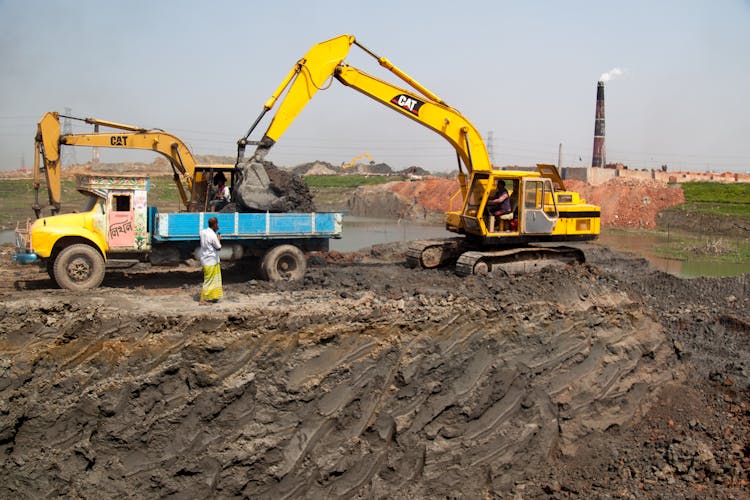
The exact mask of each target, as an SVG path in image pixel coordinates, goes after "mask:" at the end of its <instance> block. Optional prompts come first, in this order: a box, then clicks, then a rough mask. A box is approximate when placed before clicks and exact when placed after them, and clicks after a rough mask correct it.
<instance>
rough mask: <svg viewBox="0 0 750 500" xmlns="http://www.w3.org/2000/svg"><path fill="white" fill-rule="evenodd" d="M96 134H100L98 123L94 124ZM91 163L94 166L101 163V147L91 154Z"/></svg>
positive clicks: (95, 148)
mask: <svg viewBox="0 0 750 500" xmlns="http://www.w3.org/2000/svg"><path fill="white" fill-rule="evenodd" d="M94 133H95V134H98V133H99V124H98V123H95V124H94ZM91 163H93V164H94V165H97V164H98V163H99V147H94V150H93V151H92V153H91Z"/></svg>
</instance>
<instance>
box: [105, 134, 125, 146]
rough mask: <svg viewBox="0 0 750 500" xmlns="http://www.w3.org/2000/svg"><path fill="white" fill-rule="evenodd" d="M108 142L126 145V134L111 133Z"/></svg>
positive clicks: (115, 144)
mask: <svg viewBox="0 0 750 500" xmlns="http://www.w3.org/2000/svg"><path fill="white" fill-rule="evenodd" d="M109 144H110V145H112V146H127V145H128V136H127V135H113V136H112V137H110V138H109Z"/></svg>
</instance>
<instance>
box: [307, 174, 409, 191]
mask: <svg viewBox="0 0 750 500" xmlns="http://www.w3.org/2000/svg"><path fill="white" fill-rule="evenodd" d="M395 180H398V179H397V178H394V177H389V176H387V175H308V176H306V177H305V182H307V185H308V186H310V187H311V188H321V187H337V188H341V187H343V188H355V187H359V186H367V185H371V184H384V183H386V182H392V181H395Z"/></svg>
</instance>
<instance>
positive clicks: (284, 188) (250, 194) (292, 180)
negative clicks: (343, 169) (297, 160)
mask: <svg viewBox="0 0 750 500" xmlns="http://www.w3.org/2000/svg"><path fill="white" fill-rule="evenodd" d="M238 168H239V172H240V174H239V175H238V176H237V179H238V180H237V184H236V185H234V186H232V189H233V199H232V201H233V203H231V204H230V205H228V206H226V207H224V208H223V209H222V212H235V211H240V212H241V211H260V212H265V211H271V212H301V213H304V212H314V211H315V203H314V202H313V197H312V193H310V189H309V187H308V186H307V183H306V182H305V180H304V179H303V178H302V177H301V176H299V175H297V174H295V173H293V172H289V171H287V170H284V169H281V168H279V167H277V166H276V165H274V164H273V163H272V162H270V161H267V160H262V161H253V162H252V163H241V164H239V166H238ZM263 170H265V174H266V176H267V179H263V178H261V176H259V175H258V174H262V173H263ZM240 179H242V180H240Z"/></svg>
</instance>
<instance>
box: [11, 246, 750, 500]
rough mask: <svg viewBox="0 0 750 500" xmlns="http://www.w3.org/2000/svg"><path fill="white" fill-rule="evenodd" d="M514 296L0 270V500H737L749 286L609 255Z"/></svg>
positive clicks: (505, 290) (747, 373) (500, 281)
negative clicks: (207, 289) (60, 280)
mask: <svg viewBox="0 0 750 500" xmlns="http://www.w3.org/2000/svg"><path fill="white" fill-rule="evenodd" d="M585 248H586V251H587V256H588V262H587V263H586V264H583V265H575V266H573V267H568V268H563V269H554V270H553V269H548V270H543V271H541V272H539V273H537V274H533V275H526V276H518V277H512V278H500V277H493V276H488V277H469V278H459V277H458V276H456V275H454V274H453V273H451V272H450V271H447V270H433V271H420V270H411V269H408V268H406V267H405V266H404V265H403V258H402V256H401V254H400V251H401V250H403V248H399V247H397V246H396V247H376V248H373V249H372V251H371V252H370V253H368V254H366V255H364V254H360V255H351V254H349V255H343V254H331V255H328V256H316V257H313V258H312V259H311V266H310V268H309V270H308V275H307V277H306V278H305V281H304V282H303V283H299V284H284V283H281V284H273V283H268V282H263V281H257V280H255V279H253V278H252V276H251V275H249V274H248V272H247V271H246V270H245V269H242V268H240V267H239V266H236V267H233V266H230V265H227V266H226V267H225V268H224V271H223V274H224V281H225V287H224V291H225V298H224V299H223V300H222V301H221V302H219V303H218V304H215V305H212V306H208V307H199V306H198V305H197V301H196V298H197V295H198V292H199V286H200V282H201V273H200V271H199V270H198V269H197V268H187V267H186V268H179V269H172V270H160V269H152V270H148V271H143V272H125V271H119V272H111V273H110V274H108V276H107V278H105V281H104V284H103V286H102V287H101V288H100V289H98V290H97V291H96V292H94V293H77V292H69V291H63V290H59V289H55V288H54V285H53V283H52V281H51V280H50V279H49V278H48V277H47V275H46V273H44V272H40V271H38V270H36V269H35V268H29V267H20V266H19V267H16V266H14V265H13V264H12V263H11V262H10V259H9V256H8V255H7V253H6V254H5V255H0V268H1V269H2V270H3V273H2V276H3V278H2V279H1V280H0V301H2V306H1V307H0V316H1V317H2V322H0V456H1V457H2V458H1V459H0V477H2V481H0V496H2V497H25V498H36V497H43V496H68V497H81V498H101V497H131V496H135V497H173V498H242V497H244V498H336V497H343V498H351V497H356V498H360V497H367V498H370V497H373V498H442V497H449V498H454V497H455V498H507V497H510V496H516V497H519V498H568V497H583V498H613V497H614V498H646V497H662V498H674V497H688V498H693V497H696V498H697V497H722V498H747V496H748V495H749V494H750V486H749V484H748V480H749V479H750V476H749V474H750V473H749V470H750V437H749V436H750V400H749V399H748V395H749V394H750V313H749V312H748V311H749V310H750V308H749V307H748V306H750V298H749V297H748V296H749V295H750V294H748V291H749V290H748V288H750V280H748V279H747V277H737V278H721V279H719V278H701V279H691V280H684V279H679V278H675V277H672V276H670V275H666V274H663V273H660V272H657V271H654V270H652V269H650V268H649V267H648V265H647V263H646V262H645V261H644V260H640V259H633V258H629V257H626V256H623V255H620V254H617V253H614V252H611V251H609V250H607V249H606V248H601V247H598V246H587V247H585Z"/></svg>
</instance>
